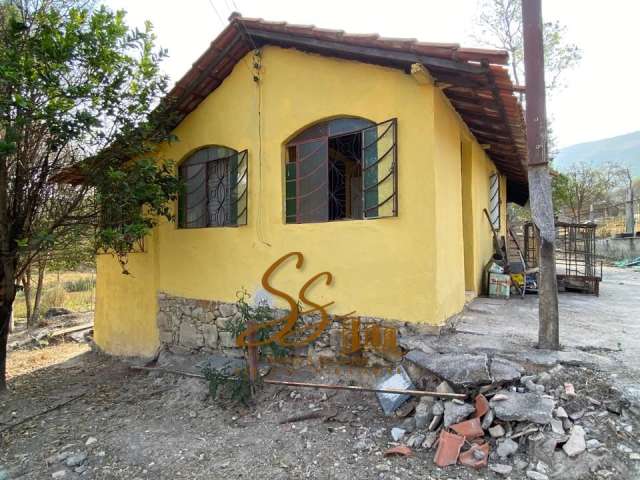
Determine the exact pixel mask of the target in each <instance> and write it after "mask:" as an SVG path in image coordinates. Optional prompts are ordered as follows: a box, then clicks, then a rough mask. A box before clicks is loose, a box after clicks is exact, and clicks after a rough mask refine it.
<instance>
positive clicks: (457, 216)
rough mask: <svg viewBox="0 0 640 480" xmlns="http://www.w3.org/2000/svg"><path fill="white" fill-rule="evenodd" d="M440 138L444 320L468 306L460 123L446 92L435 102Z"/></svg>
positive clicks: (440, 313) (439, 259) (440, 316)
mask: <svg viewBox="0 0 640 480" xmlns="http://www.w3.org/2000/svg"><path fill="white" fill-rule="evenodd" d="M434 107H435V108H434V115H435V138H436V162H435V173H436V176H435V179H436V196H435V201H436V224H435V232H436V247H437V255H436V259H435V260H436V265H437V269H436V290H437V295H438V309H437V310H436V318H435V322H434V323H437V324H441V323H444V322H445V321H446V320H447V318H449V317H450V316H451V315H454V314H456V313H457V312H459V311H460V310H461V309H462V307H463V306H464V292H465V285H464V250H463V245H464V243H463V241H464V240H463V228H462V177H461V169H462V164H461V155H460V124H459V121H458V117H457V115H456V114H455V111H454V110H452V108H451V106H450V104H449V102H448V101H447V100H446V98H445V97H444V95H443V94H442V93H441V92H440V91H438V92H436V95H435V103H434Z"/></svg>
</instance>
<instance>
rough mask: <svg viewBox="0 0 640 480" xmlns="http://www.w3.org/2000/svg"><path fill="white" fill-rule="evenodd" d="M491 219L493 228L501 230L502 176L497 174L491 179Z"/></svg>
mask: <svg viewBox="0 0 640 480" xmlns="http://www.w3.org/2000/svg"><path fill="white" fill-rule="evenodd" d="M489 218H490V219H491V227H492V228H493V229H494V230H500V176H499V175H498V174H497V173H494V174H493V175H491V177H489Z"/></svg>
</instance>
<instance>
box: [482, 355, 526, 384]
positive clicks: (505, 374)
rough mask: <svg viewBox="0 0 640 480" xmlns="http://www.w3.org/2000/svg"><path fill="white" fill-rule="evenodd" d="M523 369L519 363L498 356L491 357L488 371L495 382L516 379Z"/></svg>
mask: <svg viewBox="0 0 640 480" xmlns="http://www.w3.org/2000/svg"><path fill="white" fill-rule="evenodd" d="M523 371H524V369H523V368H522V366H521V365H520V364H519V363H516V362H513V361H511V360H507V359H505V358H500V357H494V358H492V359H491V367H490V373H491V377H492V378H493V381H494V382H496V383H499V382H512V381H514V380H517V379H519V378H520V375H521V374H522V372H523Z"/></svg>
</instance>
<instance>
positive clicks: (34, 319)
mask: <svg viewBox="0 0 640 480" xmlns="http://www.w3.org/2000/svg"><path fill="white" fill-rule="evenodd" d="M45 269H46V263H45V262H38V283H37V284H36V297H35V299H34V300H33V312H31V317H29V320H28V323H27V328H28V329H29V330H31V329H33V328H36V327H37V326H38V323H39V317H40V301H41V300H42V288H43V286H44V272H45Z"/></svg>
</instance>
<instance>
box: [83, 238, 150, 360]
mask: <svg viewBox="0 0 640 480" xmlns="http://www.w3.org/2000/svg"><path fill="white" fill-rule="evenodd" d="M155 237H156V234H154V235H151V236H149V237H147V238H146V239H145V242H144V243H145V252H144V253H132V254H130V255H129V259H128V265H127V269H128V270H129V271H130V272H131V273H130V274H129V275H124V274H123V273H122V269H121V267H120V264H119V263H118V261H117V260H116V259H115V258H114V257H113V256H112V255H98V257H97V259H96V264H97V265H96V267H97V272H98V275H97V279H96V316H95V328H94V340H95V342H96V343H97V344H98V345H99V346H100V348H102V349H103V350H105V351H107V352H109V353H112V354H114V355H123V356H142V357H149V356H152V355H153V354H154V353H155V351H156V349H157V348H158V344H159V332H158V328H157V327H156V312H157V300H156V291H157V288H158V285H157V279H158V276H157V264H156V260H157V256H156V253H157V250H156V248H155Z"/></svg>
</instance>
